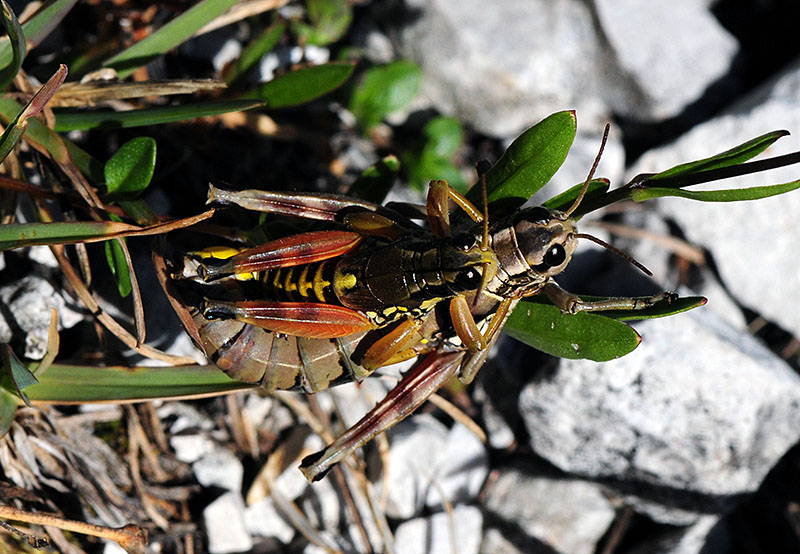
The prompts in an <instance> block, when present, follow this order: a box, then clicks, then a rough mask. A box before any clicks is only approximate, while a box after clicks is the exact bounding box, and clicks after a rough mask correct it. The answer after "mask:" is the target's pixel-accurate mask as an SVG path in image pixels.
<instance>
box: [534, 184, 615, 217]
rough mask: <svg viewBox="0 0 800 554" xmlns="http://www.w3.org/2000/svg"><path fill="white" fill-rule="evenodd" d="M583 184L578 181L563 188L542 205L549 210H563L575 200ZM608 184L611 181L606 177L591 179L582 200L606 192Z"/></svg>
mask: <svg viewBox="0 0 800 554" xmlns="http://www.w3.org/2000/svg"><path fill="white" fill-rule="evenodd" d="M583 185H584V184H583V183H579V184H577V185H575V186H574V187H572V188H570V189H568V190H565V191H564V192H562V193H561V194H559V195H557V196H554V197H553V198H551V199H550V200H548V201H547V202H545V203H543V204H542V205H543V206H544V207H545V208H548V209H551V210H560V211H562V212H564V211H566V210H568V209H569V208H570V207H572V204H573V203H574V202H575V199H576V198H578V194H580V192H581V189H582V188H583ZM610 185H611V183H610V182H609V180H608V179H592V180H591V182H590V183H589V188H588V189H586V195H585V196H584V197H583V201H584V202H585V201H589V200H591V199H592V198H598V197H600V196H601V195H603V194H605V193H606V191H607V190H608V187H609V186H610Z"/></svg>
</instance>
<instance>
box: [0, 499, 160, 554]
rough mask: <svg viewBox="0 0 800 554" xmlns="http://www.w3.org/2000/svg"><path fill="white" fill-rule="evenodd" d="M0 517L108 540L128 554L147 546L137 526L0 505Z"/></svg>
mask: <svg viewBox="0 0 800 554" xmlns="http://www.w3.org/2000/svg"><path fill="white" fill-rule="evenodd" d="M0 517H2V518H4V519H10V520H12V521H20V522H23V523H32V524H34V525H45V526H52V527H57V528H59V529H63V530H64V531H71V532H73V533H81V534H83V535H91V536H93V537H99V538H101V539H109V540H112V541H114V542H116V543H118V544H119V545H120V546H121V547H122V548H124V549H125V550H127V551H128V552H144V547H146V546H147V530H145V529H142V528H141V527H139V526H138V525H125V526H123V527H117V528H112V527H105V526H102V525H93V524H91V523H85V522H83V521H75V520H73V519H66V518H63V517H61V516H58V515H55V514H45V513H41V512H28V511H26V510H19V509H17V508H12V507H11V506H4V505H2V504H0Z"/></svg>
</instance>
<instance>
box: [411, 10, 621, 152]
mask: <svg viewBox="0 0 800 554" xmlns="http://www.w3.org/2000/svg"><path fill="white" fill-rule="evenodd" d="M407 6H408V9H409V11H410V12H411V13H413V14H414V18H413V21H412V22H411V24H410V25H408V26H404V27H403V28H402V30H401V32H400V34H399V37H398V42H399V44H398V48H397V49H398V51H400V53H401V54H402V56H403V57H405V58H408V59H412V60H414V61H416V62H417V63H419V64H420V66H421V67H422V69H423V72H424V80H423V89H422V93H423V95H424V96H425V97H426V98H427V99H428V100H429V101H430V102H432V103H433V105H434V106H436V107H437V108H438V109H439V110H440V111H442V112H443V113H446V114H449V115H454V116H456V117H457V118H458V119H459V120H461V121H464V122H467V123H469V124H471V125H472V126H474V127H475V128H476V129H478V130H479V131H481V132H484V133H486V134H489V135H495V136H505V137H511V136H514V135H516V134H518V133H519V132H520V131H522V130H523V129H525V128H526V127H528V126H529V125H531V124H533V123H535V122H536V121H538V120H540V119H542V118H543V117H545V116H547V115H549V114H550V113H553V112H556V111H559V110H563V109H564V108H565V107H575V108H577V109H578V113H580V114H581V119H582V121H583V122H584V124H585V125H586V128H594V129H599V128H601V127H602V123H601V122H602V121H604V120H605V119H607V118H608V113H609V111H608V110H607V109H606V107H605V106H604V104H603V102H602V101H599V100H597V94H596V91H597V89H598V87H599V82H600V80H601V75H602V69H601V68H600V67H599V66H600V65H602V64H601V60H600V59H599V58H600V52H599V50H598V46H597V36H596V31H595V28H594V25H593V22H592V16H591V13H590V11H589V9H588V8H587V7H586V4H585V3H584V2H579V1H573V0H567V1H560V2H547V1H544V0H530V1H528V2H525V3H520V2H515V1H513V0H499V1H496V2H493V3H492V7H491V8H492V9H490V10H487V9H486V5H485V3H483V2H480V0H433V1H427V0H414V1H412V2H407ZM585 91H593V93H592V94H586V93H585Z"/></svg>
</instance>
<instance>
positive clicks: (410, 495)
mask: <svg viewBox="0 0 800 554" xmlns="http://www.w3.org/2000/svg"><path fill="white" fill-rule="evenodd" d="M389 441H390V443H391V449H390V451H389V466H388V478H387V479H388V482H389V483H390V487H389V491H388V498H387V506H386V514H387V515H388V516H389V517H395V518H400V519H408V518H410V517H413V516H414V515H416V514H418V513H420V511H421V510H422V508H423V507H424V506H426V505H427V506H428V507H429V508H431V509H434V510H436V509H441V506H442V504H443V502H444V500H446V501H447V502H450V503H453V504H456V503H468V502H471V501H473V500H474V499H475V498H476V497H477V496H478V493H479V492H480V488H481V486H482V485H483V482H484V481H485V480H486V476H487V474H488V471H489V467H488V456H487V453H486V449H485V448H484V446H483V444H482V443H481V441H480V440H479V439H478V438H477V437H476V436H475V435H474V434H473V433H471V432H470V431H469V430H468V429H467V428H466V427H464V426H463V425H460V424H455V425H454V426H453V427H452V428H451V429H450V430H449V431H448V430H447V428H446V427H445V426H444V425H443V424H442V423H440V422H439V421H437V420H436V419H434V418H433V417H431V416H429V415H425V414H423V415H418V416H414V417H412V418H409V419H407V420H405V421H403V422H401V423H400V424H398V425H397V426H396V427H395V428H394V429H392V430H391V431H390V432H389ZM442 497H444V500H443V498H442Z"/></svg>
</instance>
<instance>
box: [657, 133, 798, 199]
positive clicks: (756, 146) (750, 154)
mask: <svg viewBox="0 0 800 554" xmlns="http://www.w3.org/2000/svg"><path fill="white" fill-rule="evenodd" d="M788 134H789V131H772V132H771V133H766V134H764V135H761V136H760V137H756V138H754V139H750V140H748V141H747V142H745V143H743V144H740V145H739V146H735V147H733V148H731V149H730V150H726V151H725V152H722V153H720V154H717V155H716V156H711V157H710V158H704V159H702V160H697V161H694V162H687V163H683V164H680V165H676V166H675V167H672V168H670V169H667V170H666V171H662V172H660V173H657V174H656V175H654V176H652V177H650V179H649V181H658V180H659V179H665V178H667V177H675V176H676V175H687V174H693V173H699V172H702V171H709V170H712V169H718V168H721V167H730V166H733V165H739V164H741V163H744V162H746V161H747V160H749V159H751V158H754V157H756V156H758V155H759V154H761V153H762V152H763V151H764V150H766V149H767V148H769V147H770V146H771V145H772V144H773V143H774V142H775V141H776V140H778V139H779V138H781V137H785V136H786V135H788ZM676 186H680V185H676Z"/></svg>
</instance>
